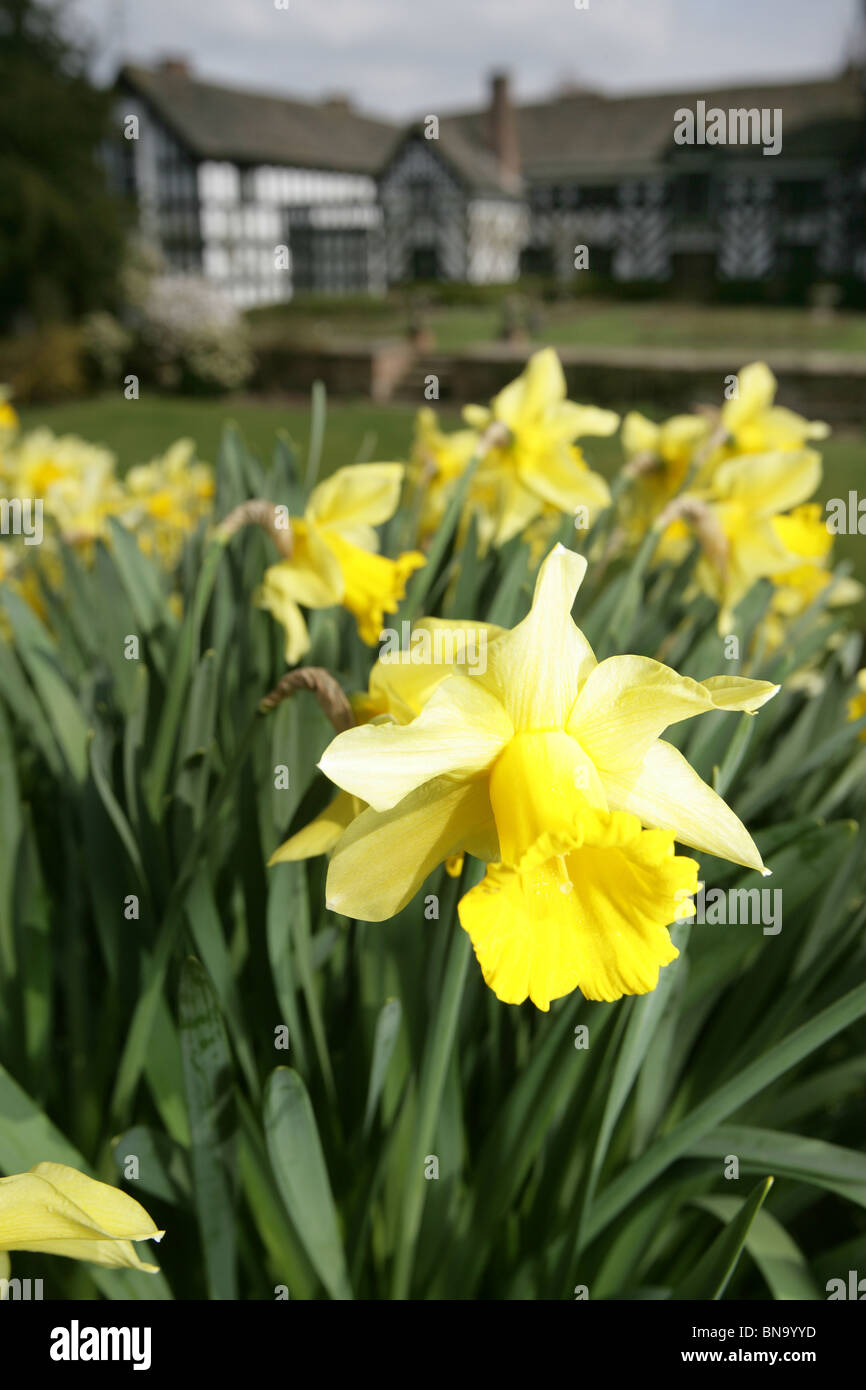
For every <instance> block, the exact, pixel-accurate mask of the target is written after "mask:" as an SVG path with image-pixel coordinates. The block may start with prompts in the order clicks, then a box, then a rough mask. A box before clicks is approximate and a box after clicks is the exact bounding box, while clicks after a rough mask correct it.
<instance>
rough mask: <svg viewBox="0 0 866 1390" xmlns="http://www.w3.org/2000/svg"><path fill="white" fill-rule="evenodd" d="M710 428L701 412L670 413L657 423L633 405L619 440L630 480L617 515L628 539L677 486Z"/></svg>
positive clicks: (652, 517)
mask: <svg viewBox="0 0 866 1390" xmlns="http://www.w3.org/2000/svg"><path fill="white" fill-rule="evenodd" d="M710 428H711V427H710V422H709V420H708V419H707V417H706V416H703V415H672V416H671V418H670V419H669V420H663V421H662V422H661V424H655V423H654V422H653V421H652V420H648V419H647V417H646V416H645V415H641V414H640V412H639V411H637V410H630V411H629V413H628V414H627V415H626V416H625V419H624V420H623V422H622V446H623V450H624V452H625V457H626V471H627V473H628V474H629V476H630V478H631V486H630V487H629V489H628V491H627V492H626V493H625V496H624V498H623V507H622V511H623V518H622V519H623V523H624V525H625V527H626V529H627V531H628V532H629V535H630V537H631V539H632V540H638V539H639V538H640V537H641V536H643V535H644V534H645V532H646V530H647V528H648V527H649V526H651V525H652V523H653V521H654V520H655V518H656V517H657V516H658V514H659V512H660V511H661V510H662V508H663V507H664V506H665V504H666V503H667V502H669V501H670V499H671V498H672V497H673V496H674V495H675V494H676V493H677V492H678V491H679V490H680V488H681V487H682V485H683V483H684V482H685V480H686V477H687V475H688V472H689V468H690V467H691V464H692V463H693V461H694V460H695V457H696V454H697V451H698V450H699V449H700V447H701V445H703V444H705V443H706V441H707V438H708V436H709V433H710Z"/></svg>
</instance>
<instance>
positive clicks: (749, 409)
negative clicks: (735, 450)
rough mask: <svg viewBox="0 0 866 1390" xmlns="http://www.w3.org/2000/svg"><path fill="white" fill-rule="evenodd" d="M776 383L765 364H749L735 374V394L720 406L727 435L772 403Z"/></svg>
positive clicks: (734, 431) (735, 431) (734, 432)
mask: <svg viewBox="0 0 866 1390" xmlns="http://www.w3.org/2000/svg"><path fill="white" fill-rule="evenodd" d="M777 385H778V383H777V381H776V378H775V377H774V376H773V373H772V372H771V371H770V368H769V367H768V366H767V364H766V362H750V363H749V365H748V366H747V367H743V368H742V370H741V371H740V372H738V373H737V394H736V395H735V396H732V397H731V399H730V400H727V401H725V403H724V405H723V406H722V423H723V425H724V426H725V429H726V430H727V431H728V433H729V434H736V433H737V431H738V430H739V429H740V428H741V427H742V426H743V425H744V424H746V423H747V422H748V421H749V420H751V419H752V418H753V417H754V416H755V415H757V414H759V412H761V411H763V410H767V409H768V408H769V407H770V406H771V405H772V403H773V400H774V399H775V395H776V387H777Z"/></svg>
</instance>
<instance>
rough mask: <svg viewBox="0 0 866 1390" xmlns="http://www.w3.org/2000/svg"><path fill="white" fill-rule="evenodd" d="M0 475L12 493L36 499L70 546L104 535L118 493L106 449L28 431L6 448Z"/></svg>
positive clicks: (69, 437) (112, 463)
mask: <svg viewBox="0 0 866 1390" xmlns="http://www.w3.org/2000/svg"><path fill="white" fill-rule="evenodd" d="M0 476H2V479H3V483H4V486H5V487H6V488H7V489H8V491H9V492H10V493H12V494H13V495H14V496H16V497H29V498H33V499H40V500H41V501H42V506H43V511H44V514H45V516H46V517H47V518H50V519H51V521H52V522H53V523H54V524H55V525H56V527H57V530H58V531H59V533H60V535H61V536H62V537H63V538H64V539H65V540H66V541H67V542H68V543H71V544H80V545H87V544H88V543H89V542H91V541H93V540H94V539H96V538H97V537H98V536H102V535H104V534H105V531H106V522H107V518H108V516H109V515H111V513H112V512H114V511H116V510H117V508H118V506H119V505H120V502H121V500H122V497H123V490H122V487H121V485H120V483H119V482H118V480H117V478H116V476H115V458H114V455H113V454H112V453H111V452H110V450H108V449H103V448H100V447H99V446H97V445H93V444H88V443H86V441H85V440H83V439H79V438H78V437H77V436H76V435H71V434H68V435H62V436H59V437H58V436H57V435H55V434H53V433H52V432H51V430H47V429H37V430H32V431H31V432H30V433H29V434H26V435H24V436H23V438H21V439H20V440H18V442H17V443H16V444H15V446H14V448H12V449H10V450H8V451H7V452H6V453H5V454H4V455H3V460H2V465H0Z"/></svg>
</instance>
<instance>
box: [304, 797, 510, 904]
mask: <svg viewBox="0 0 866 1390" xmlns="http://www.w3.org/2000/svg"><path fill="white" fill-rule="evenodd" d="M463 850H465V851H466V852H467V853H469V854H474V855H475V856H476V857H477V858H480V859H488V860H490V859H496V858H497V857H498V853H499V846H498V844H497V840H496V832H495V828H494V825H493V815H492V812H491V810H490V798H489V796H488V794H487V783H486V779H481V780H476V781H474V782H466V783H461V784H455V783H454V782H453V781H451V780H450V779H449V778H445V777H443V778H439V779H437V780H436V781H435V782H427V783H426V784H425V785H424V786H422V787H419V788H418V790H417V791H414V792H410V794H409V795H408V796H407V797H406V798H405V800H404V801H401V803H400V804H399V806H397V807H395V808H394V809H393V810H390V811H385V812H380V811H373V810H368V811H364V812H362V814H361V815H360V816H359V817H358V819H357V820H355V821H353V822H352V824H351V825H350V826H349V829H348V830H347V831H346V833H345V835H344V836H343V837H342V839H341V840H340V842H339V844H338V845H337V848H336V850H335V851H334V855H333V858H332V859H331V863H330V867H329V869H328V881H327V888H326V899H327V905H328V908H329V910H330V911H332V912H340V913H344V914H345V915H346V916H349V917H356V918H359V919H360V920H361V921H364V922H384V921H386V920H387V919H388V918H389V917H393V916H394V914H395V913H397V912H399V911H400V910H401V909H402V908H404V907H405V906H406V904H407V903H408V902H409V900H410V899H411V898H412V897H414V895H415V893H417V891H418V889H419V888H420V887H421V884H422V883H423V882H424V880H425V878H427V876H428V875H429V874H430V873H432V872H433V870H434V869H435V868H436V867H437V865H439V864H441V863H443V862H444V861H445V860H446V859H449V858H450V857H451V856H452V855H454V854H459V853H460V852H461V851H463Z"/></svg>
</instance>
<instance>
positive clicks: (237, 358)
mask: <svg viewBox="0 0 866 1390" xmlns="http://www.w3.org/2000/svg"><path fill="white" fill-rule="evenodd" d="M136 319H137V328H138V336H139V338H140V340H141V345H142V347H143V349H144V352H145V354H146V356H147V359H148V360H149V363H150V367H151V370H152V371H153V374H154V376H155V378H156V380H157V381H158V382H159V384H160V385H161V386H165V387H167V388H169V389H172V390H178V389H183V390H207V391H234V390H237V389H238V387H240V386H242V385H243V384H244V382H245V381H246V380H247V378H248V377H249V375H250V372H251V371H252V366H253V359H252V353H251V349H250V344H249V339H248V335H247V330H246V325H245V323H244V321H243V319H242V317H241V315H240V314H239V313H238V311H237V309H236V308H235V306H234V305H233V304H232V303H231V301H230V300H229V299H228V298H227V297H226V296H225V295H224V294H223V293H222V292H221V291H220V290H219V289H217V288H216V287H215V286H213V285H210V284H208V282H207V281H206V280H203V279H201V278H200V277H198V276H196V275H160V276H156V277H155V278H154V279H152V280H151V282H150V285H149V287H148V290H147V293H146V295H145V296H144V298H143V302H142V304H141V306H140V308H139V309H138V310H137V311H136Z"/></svg>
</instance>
